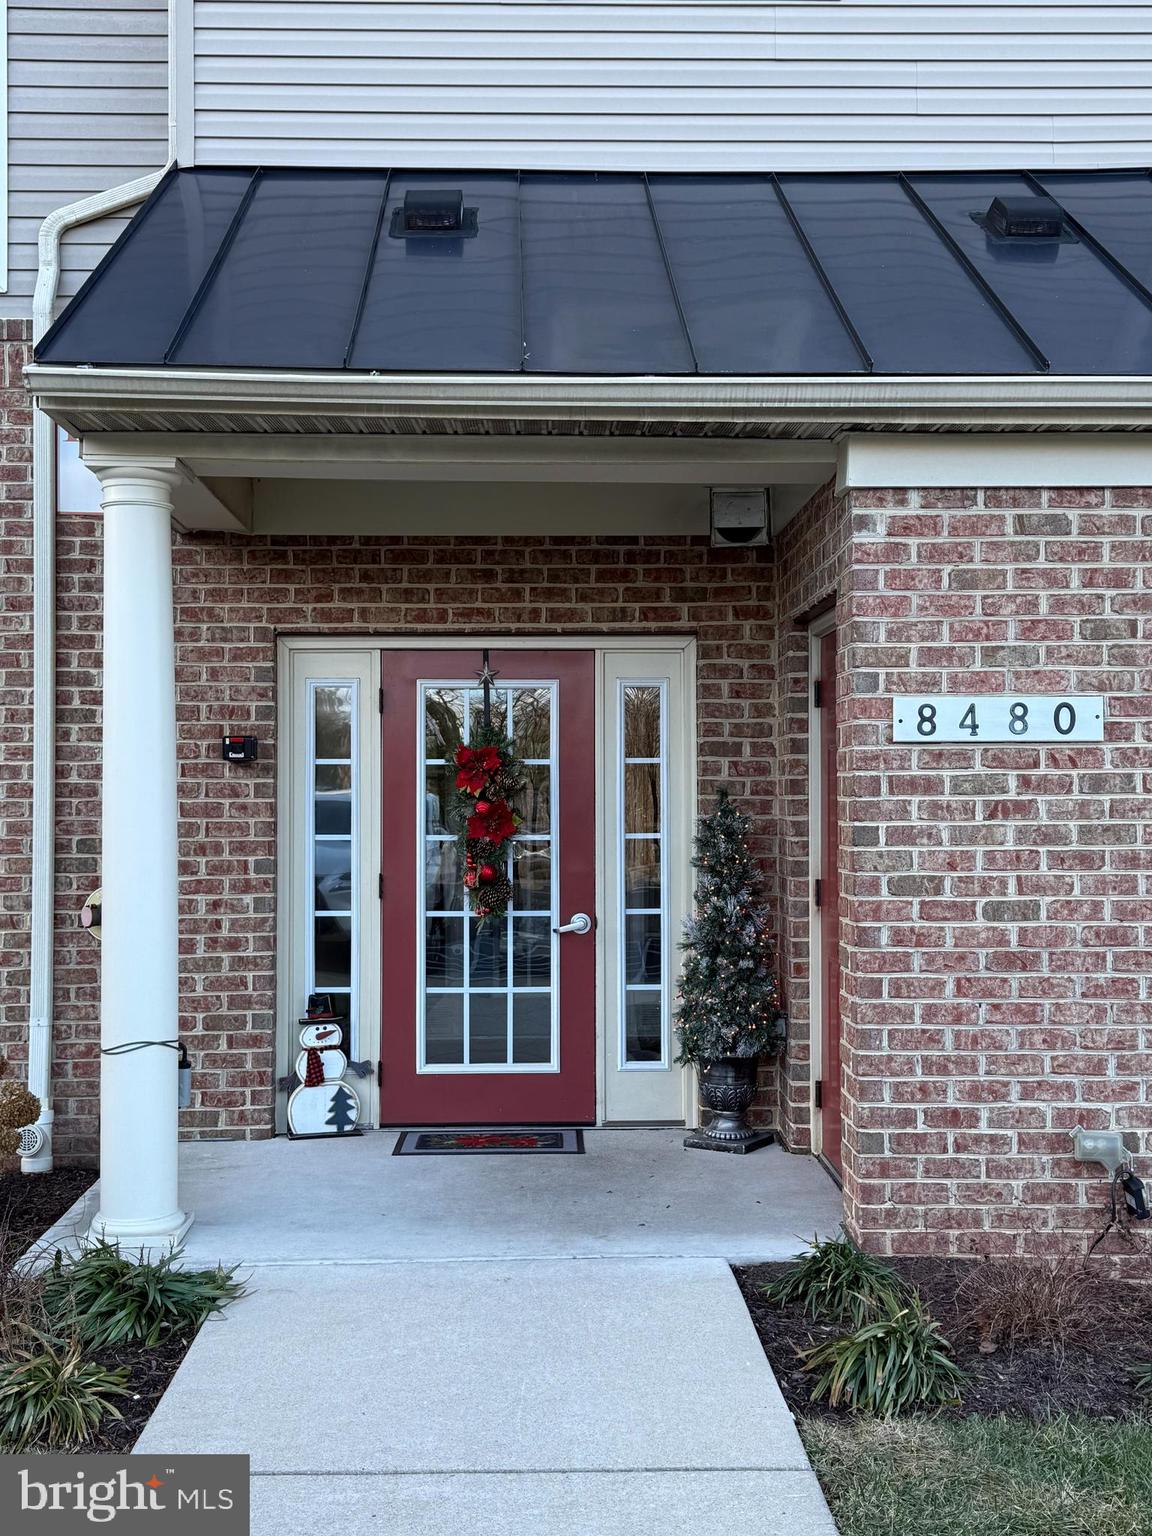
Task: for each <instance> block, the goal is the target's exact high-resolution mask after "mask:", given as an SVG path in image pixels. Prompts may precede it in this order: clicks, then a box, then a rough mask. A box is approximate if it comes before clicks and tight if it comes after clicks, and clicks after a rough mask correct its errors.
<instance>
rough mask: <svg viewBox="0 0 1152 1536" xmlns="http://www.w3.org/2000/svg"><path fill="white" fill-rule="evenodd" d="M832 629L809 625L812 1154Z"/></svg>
mask: <svg viewBox="0 0 1152 1536" xmlns="http://www.w3.org/2000/svg"><path fill="white" fill-rule="evenodd" d="M835 628H836V610H835V609H834V608H832V609H830V610H829V611H828V612H827V613H822V614H821V615H820V617H819V618H818V619H815V620H814V621H813V622H812V623H811V624H810V625H809V626H808V1034H809V1041H808V1054H809V1060H810V1071H809V1074H808V1113H809V1125H810V1135H811V1138H812V1151H813V1153H814V1154H815V1155H816V1156H819V1155H820V1154H821V1153H822V1152H823V1149H824V1118H823V1114H822V1112H821V1110H819V1109H818V1108H817V1107H816V1084H817V1083H818V1082H819V1081H820V1077H821V1073H822V1071H823V1065H824V966H823V947H822V945H823V937H824V935H823V929H822V925H821V924H822V919H821V912H820V908H819V907H818V906H817V905H816V881H817V879H818V878H819V876H820V871H821V869H822V868H823V867H824V801H825V793H824V791H825V783H824V745H825V743H824V730H825V725H824V722H825V721H826V720H827V718H828V716H827V715H826V714H825V712H824V711H823V710H822V709H817V708H816V689H815V683H816V680H817V679H818V678H819V676H820V671H821V660H820V644H821V641H822V640H823V638H824V636H825V635H828V634H831V633H832V631H833V630H834V629H835Z"/></svg>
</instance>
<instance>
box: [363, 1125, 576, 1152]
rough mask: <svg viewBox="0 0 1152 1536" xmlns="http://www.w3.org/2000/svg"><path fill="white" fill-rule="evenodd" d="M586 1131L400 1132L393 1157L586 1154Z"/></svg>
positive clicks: (393, 1150)
mask: <svg viewBox="0 0 1152 1536" xmlns="http://www.w3.org/2000/svg"><path fill="white" fill-rule="evenodd" d="M583 1150H584V1132H583V1131H521V1130H494V1131H488V1130H484V1131H401V1132H400V1136H399V1138H398V1140H397V1142H396V1145H395V1146H394V1147H393V1148H392V1155H393V1157H419V1156H431V1157H439V1156H443V1155H444V1154H446V1153H450V1152H583Z"/></svg>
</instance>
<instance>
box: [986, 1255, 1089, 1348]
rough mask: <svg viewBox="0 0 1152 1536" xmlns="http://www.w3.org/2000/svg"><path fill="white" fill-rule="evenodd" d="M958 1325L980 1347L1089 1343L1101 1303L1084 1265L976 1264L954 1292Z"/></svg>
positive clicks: (999, 1261)
mask: <svg viewBox="0 0 1152 1536" xmlns="http://www.w3.org/2000/svg"><path fill="white" fill-rule="evenodd" d="M956 1305H957V1309H958V1311H959V1313H960V1320H961V1322H962V1323H963V1324H964V1325H965V1326H967V1327H970V1328H972V1329H974V1330H975V1331H976V1332H977V1333H978V1334H979V1335H980V1348H981V1349H982V1350H983V1351H984V1353H985V1354H990V1353H992V1351H993V1350H995V1349H998V1348H999V1347H1000V1346H1001V1345H1006V1346H1007V1347H1009V1348H1011V1347H1012V1346H1013V1345H1015V1344H1051V1345H1053V1346H1055V1347H1058V1348H1062V1347H1063V1346H1065V1345H1067V1344H1088V1343H1090V1342H1091V1341H1092V1339H1093V1337H1094V1336H1095V1334H1096V1332H1097V1329H1098V1326H1099V1322H1100V1313H1101V1309H1102V1306H1103V1305H1104V1303H1103V1302H1102V1300H1101V1298H1100V1297H1099V1294H1098V1293H1097V1291H1096V1279H1095V1276H1094V1275H1093V1274H1092V1273H1091V1272H1090V1271H1089V1270H1086V1269H1085V1268H1084V1266H1083V1264H1082V1263H1079V1262H1077V1261H1068V1262H1063V1263H1058V1264H1044V1263H1035V1262H1033V1263H1029V1262H1027V1261H1026V1260H1024V1259H989V1260H986V1261H985V1262H984V1263H982V1264H978V1265H976V1267H975V1268H974V1269H973V1270H972V1272H971V1273H970V1274H969V1275H967V1276H966V1277H965V1278H964V1280H963V1282H962V1283H961V1285H960V1287H959V1289H958V1291H957V1293H956Z"/></svg>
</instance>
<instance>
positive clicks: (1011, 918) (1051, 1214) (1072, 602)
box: [840, 489, 1152, 1264]
mask: <svg viewBox="0 0 1152 1536" xmlns="http://www.w3.org/2000/svg"><path fill="white" fill-rule="evenodd" d="M849 505H850V512H851V517H852V522H853V549H852V571H851V592H850V596H849V599H848V601H849V612H848V615H847V618H848V629H847V630H846V632H845V634H844V636H843V640H844V644H845V651H844V655H843V662H844V677H843V679H842V681H841V703H842V709H843V720H844V724H843V726H842V731H841V738H840V751H841V772H842V793H843V796H844V806H845V809H844V813H843V820H844V823H845V825H844V826H843V828H842V846H843V848H844V854H843V860H844V865H843V873H844V877H845V880H846V886H847V890H848V897H847V901H846V909H845V914H844V915H845V923H844V929H843V935H844V945H845V961H846V964H845V984H844V1016H845V1067H846V1073H845V1090H846V1098H845V1111H846V1117H847V1118H848V1119H849V1120H850V1121H851V1122H852V1124H853V1126H854V1132H853V1134H852V1135H851V1136H850V1137H849V1142H848V1148H847V1151H846V1194H847V1203H848V1213H849V1217H850V1220H851V1224H852V1227H853V1229H854V1230H855V1231H856V1232H858V1233H859V1234H860V1236H861V1237H862V1238H863V1240H864V1241H865V1242H866V1243H867V1244H868V1246H869V1247H872V1248H875V1249H878V1250H881V1251H891V1252H894V1253H909V1252H914V1253H958V1254H964V1253H979V1254H1005V1253H1025V1254H1052V1253H1062V1252H1067V1251H1072V1252H1083V1250H1084V1247H1085V1243H1086V1240H1087V1238H1088V1237H1089V1234H1091V1233H1093V1232H1094V1231H1096V1230H1098V1229H1099V1228H1100V1226H1101V1225H1102V1224H1103V1207H1104V1202H1105V1194H1106V1190H1105V1181H1104V1179H1103V1177H1102V1171H1101V1170H1100V1169H1099V1168H1097V1167H1089V1166H1085V1165H1083V1164H1079V1163H1076V1162H1074V1161H1073V1160H1072V1159H1071V1157H1070V1155H1069V1154H1070V1150H1071V1144H1070V1141H1069V1137H1068V1132H1069V1130H1070V1129H1071V1128H1072V1127H1073V1126H1075V1125H1077V1124H1083V1125H1086V1126H1092V1127H1101V1128H1103V1127H1113V1128H1117V1129H1120V1130H1123V1131H1124V1132H1125V1133H1126V1135H1127V1136H1128V1138H1129V1141H1130V1144H1131V1145H1132V1146H1133V1147H1134V1148H1135V1147H1140V1149H1141V1150H1142V1151H1143V1152H1144V1153H1145V1154H1147V1153H1148V1152H1149V1151H1152V1141H1150V1139H1149V1127H1150V1122H1152V1104H1150V1098H1149V1084H1150V1080H1152V990H1150V989H1152V951H1150V949H1149V945H1148V939H1149V935H1150V931H1152V899H1150V896H1152V892H1150V886H1149V881H1150V878H1152V838H1150V835H1149V826H1150V823H1149V805H1150V803H1152V802H1150V801H1149V799H1148V790H1149V787H1150V781H1149V773H1150V770H1152V739H1150V737H1152V689H1150V684H1152V587H1150V585H1149V579H1148V570H1149V568H1150V562H1152V491H1149V490H1144V491H1122V490H1115V491H1112V492H1108V491H1104V490H1096V489H1092V490H1083V491H1076V490H1060V491H1055V490H1053V491H1043V490H1032V491H1029V490H1013V491H1008V492H997V491H992V490H988V491H984V492H978V491H946V492H931V493H930V492H927V491H925V492H920V493H916V492H906V491H893V492H884V491H880V492H871V493H867V494H863V493H855V494H854V495H853V496H852V498H851V501H850V504H849ZM960 691H963V692H972V693H977V694H988V693H1002V692H1009V691H1015V692H1031V693H1065V692H1072V693H1102V694H1105V695H1108V696H1109V700H1110V703H1109V721H1108V726H1107V741H1106V742H1105V743H1104V744H1103V745H1082V746H1063V745H1060V746H1040V745H1037V746H986V747H977V746H967V745H965V746H955V747H937V748H931V747H918V746H893V745H892V744H891V725H890V713H891V695H893V694H895V693H901V692H918V693H919V692H923V693H948V692H960ZM1145 1171H1147V1165H1146V1164H1145ZM1138 1246H1139V1249H1140V1251H1141V1253H1142V1255H1143V1259H1142V1262H1143V1263H1144V1264H1146V1262H1147V1249H1148V1242H1147V1235H1146V1234H1145V1235H1144V1236H1143V1237H1142V1239H1141V1241H1140V1242H1139V1245H1138Z"/></svg>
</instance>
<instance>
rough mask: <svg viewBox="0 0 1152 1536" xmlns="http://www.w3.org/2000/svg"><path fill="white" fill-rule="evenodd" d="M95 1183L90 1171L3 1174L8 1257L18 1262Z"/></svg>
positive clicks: (0, 1230) (0, 1228) (2, 1225)
mask: <svg viewBox="0 0 1152 1536" xmlns="http://www.w3.org/2000/svg"><path fill="white" fill-rule="evenodd" d="M95 1180H96V1175H95V1174H94V1173H93V1172H92V1170H91V1169H90V1168H54V1169H53V1170H52V1172H51V1173H20V1172H19V1170H15V1171H13V1172H9V1173H0V1234H3V1237H4V1249H5V1256H6V1257H8V1258H10V1259H12V1258H19V1256H20V1254H22V1253H23V1252H24V1251H25V1249H27V1248H30V1247H31V1246H32V1244H33V1243H34V1242H35V1241H36V1239H37V1238H38V1237H40V1236H42V1235H43V1234H44V1233H45V1232H47V1230H48V1228H49V1227H51V1226H53V1225H54V1224H55V1223H56V1222H58V1221H59V1220H60V1218H61V1216H63V1214H64V1212H65V1211H66V1210H67V1209H68V1207H69V1206H70V1205H72V1204H73V1202H74V1201H76V1200H79V1198H80V1196H81V1195H82V1194H83V1193H84V1191H85V1190H86V1189H88V1188H89V1187H90V1186H91V1185H92V1184H93V1183H94V1182H95Z"/></svg>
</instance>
